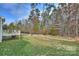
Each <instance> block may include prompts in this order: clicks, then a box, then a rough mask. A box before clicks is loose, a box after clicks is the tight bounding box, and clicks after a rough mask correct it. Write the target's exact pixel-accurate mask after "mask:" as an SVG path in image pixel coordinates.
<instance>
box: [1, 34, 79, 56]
mask: <svg viewBox="0 0 79 59" xmlns="http://www.w3.org/2000/svg"><path fill="white" fill-rule="evenodd" d="M59 39H60V38H59ZM59 39H55V38H54V37H53V36H52V37H50V36H44V37H43V36H39V35H36V36H29V35H27V36H25V37H22V38H21V39H20V40H19V39H15V40H7V41H3V42H2V43H0V55H1V56H5V55H8V56H72V55H73V56H77V55H79V42H76V41H65V40H59Z"/></svg>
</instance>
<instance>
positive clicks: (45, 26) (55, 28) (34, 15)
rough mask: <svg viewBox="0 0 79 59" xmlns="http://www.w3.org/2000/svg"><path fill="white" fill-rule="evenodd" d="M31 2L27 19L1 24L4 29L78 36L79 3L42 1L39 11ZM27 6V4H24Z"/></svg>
mask: <svg viewBox="0 0 79 59" xmlns="http://www.w3.org/2000/svg"><path fill="white" fill-rule="evenodd" d="M38 5H40V3H31V4H30V6H31V11H30V15H28V19H21V20H19V21H17V22H12V23H10V24H9V25H8V24H3V29H4V30H7V31H8V30H9V31H10V30H20V31H21V32H22V33H30V34H44V35H48V34H49V35H60V36H69V37H78V36H79V4H78V3H68V4H67V3H59V4H57V6H56V4H55V3H43V11H42V12H41V11H40V10H39V8H36V6H38ZM26 6H27V5H26ZM4 21H5V20H4Z"/></svg>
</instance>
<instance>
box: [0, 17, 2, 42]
mask: <svg viewBox="0 0 79 59" xmlns="http://www.w3.org/2000/svg"><path fill="white" fill-rule="evenodd" d="M0 42H2V18H1V17H0Z"/></svg>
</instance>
